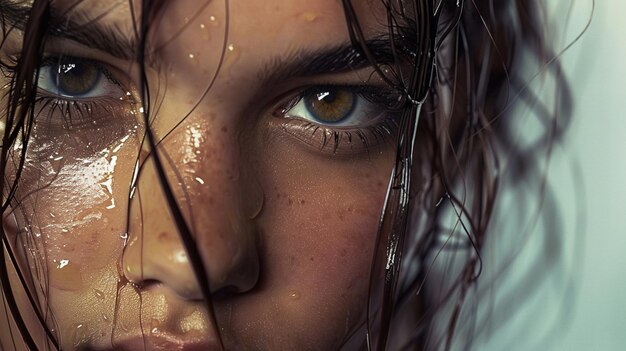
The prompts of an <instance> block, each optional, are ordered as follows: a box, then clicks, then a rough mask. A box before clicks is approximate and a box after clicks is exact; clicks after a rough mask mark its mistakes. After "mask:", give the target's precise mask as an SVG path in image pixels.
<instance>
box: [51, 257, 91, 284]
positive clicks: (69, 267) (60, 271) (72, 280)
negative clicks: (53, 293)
mask: <svg viewBox="0 0 626 351" xmlns="http://www.w3.org/2000/svg"><path fill="white" fill-rule="evenodd" d="M52 264H53V265H54V266H53V267H52V269H50V270H49V273H50V285H52V286H53V287H55V288H57V289H59V290H66V291H71V290H79V289H80V288H81V287H82V283H83V281H82V276H81V272H80V268H79V266H78V265H77V264H75V263H73V262H71V261H70V260H66V259H62V260H53V261H52Z"/></svg>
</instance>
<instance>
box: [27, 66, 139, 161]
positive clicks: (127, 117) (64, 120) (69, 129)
mask: <svg viewBox="0 0 626 351" xmlns="http://www.w3.org/2000/svg"><path fill="white" fill-rule="evenodd" d="M126 77H127V75H126V74H124V73H123V72H122V71H121V70H118V69H115V68H114V67H113V66H112V65H108V64H106V63H104V62H100V61H97V60H92V59H88V58H82V57H76V56H67V55H48V56H46V57H44V59H43V60H42V62H41V64H40V66H39V68H38V75H37V97H36V100H35V105H34V108H35V124H36V130H37V133H36V134H35V137H36V138H38V139H39V140H40V141H41V142H42V143H43V144H46V145H52V146H54V144H56V145H57V146H58V145H63V146H64V147H66V146H68V147H73V148H74V149H75V150H77V151H78V152H79V154H80V155H82V156H86V155H87V154H88V153H93V152H97V151H98V150H102V149H104V148H107V147H109V146H111V145H112V144H114V143H115V142H116V141H118V140H120V139H122V138H124V137H125V136H126V135H128V134H129V133H134V132H136V131H137V130H138V121H137V118H136V117H137V116H136V113H135V106H136V103H135V101H136V99H135V96H136V94H135V93H134V91H135V89H133V86H132V84H131V83H130V79H128V78H126Z"/></svg>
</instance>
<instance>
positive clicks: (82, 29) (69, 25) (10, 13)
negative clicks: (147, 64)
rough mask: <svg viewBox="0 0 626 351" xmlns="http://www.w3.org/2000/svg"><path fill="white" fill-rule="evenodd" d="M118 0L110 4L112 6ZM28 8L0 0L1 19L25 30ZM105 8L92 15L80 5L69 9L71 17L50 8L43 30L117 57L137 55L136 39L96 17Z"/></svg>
mask: <svg viewBox="0 0 626 351" xmlns="http://www.w3.org/2000/svg"><path fill="white" fill-rule="evenodd" d="M118 4H120V3H117V4H113V6H112V7H111V8H110V9H109V10H111V9H113V8H114V7H116V6H117V5H118ZM30 11H31V6H23V5H22V6H20V5H17V4H15V3H14V2H12V1H10V0H0V12H1V13H2V20H3V21H8V23H10V24H11V25H12V26H14V27H15V28H17V29H20V30H22V31H24V30H25V27H26V20H27V19H28V17H29V15H30ZM106 13H108V11H106V12H104V13H103V14H101V15H99V16H97V17H96V18H93V17H90V16H88V14H87V13H86V12H85V11H83V10H81V9H73V10H72V11H71V17H72V18H70V16H68V15H67V13H60V12H58V11H55V10H54V9H51V12H50V16H49V17H48V23H46V24H44V25H45V27H46V28H45V32H46V34H47V35H48V36H50V37H55V38H62V39H69V40H73V41H75V42H77V43H80V44H82V45H85V46H87V47H90V48H93V49H97V50H100V51H103V52H106V53H108V54H111V55H113V56H115V57H117V58H120V59H124V60H133V59H135V58H136V57H137V56H136V54H137V41H136V39H135V38H134V36H133V37H129V36H127V35H125V34H123V30H122V29H121V28H119V27H118V26H116V25H114V24H103V23H102V22H100V21H98V19H99V17H102V16H104V15H105V14H106ZM76 19H79V20H84V23H85V24H81V23H79V22H76Z"/></svg>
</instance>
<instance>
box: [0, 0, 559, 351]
mask: <svg viewBox="0 0 626 351" xmlns="http://www.w3.org/2000/svg"><path fill="white" fill-rule="evenodd" d="M380 1H382V2H383V4H384V6H385V8H386V9H387V23H386V26H387V28H388V36H387V37H386V38H384V39H383V40H385V41H386V42H387V43H388V45H389V47H390V48H391V50H392V52H393V57H392V58H391V59H390V58H385V60H382V59H381V57H380V56H379V55H377V53H376V51H375V48H372V47H370V45H369V44H368V42H367V40H366V38H365V36H364V34H363V30H362V28H361V26H360V23H359V17H358V14H357V13H356V12H355V9H354V7H353V6H352V1H351V0H342V4H343V8H344V11H345V16H346V22H347V24H348V31H349V34H350V40H351V43H352V46H353V48H354V50H355V53H356V54H357V55H360V56H362V57H365V59H366V60H367V61H369V62H370V63H371V64H372V66H373V67H374V69H375V72H376V74H378V75H379V76H380V77H381V78H382V79H384V80H385V81H386V82H387V83H389V85H391V86H392V87H394V89H395V90H397V91H398V92H400V93H401V95H402V100H401V102H400V103H401V104H402V112H401V116H400V118H399V128H398V132H397V133H398V135H397V139H396V140H397V144H396V159H395V164H394V168H393V172H392V175H391V177H390V180H389V184H388V188H387V189H388V190H387V195H386V198H385V203H384V207H383V211H382V213H381V217H380V223H379V228H378V235H377V238H376V249H375V255H374V257H373V259H372V266H371V275H370V284H369V301H368V310H367V322H366V325H365V330H366V340H363V341H362V343H360V345H361V347H362V348H366V349H371V350H385V349H396V348H397V349H403V350H404V349H415V348H433V349H437V348H444V349H449V348H451V345H453V340H454V339H455V337H456V336H458V335H460V334H459V333H458V332H457V329H458V327H457V326H458V325H459V323H461V322H462V323H468V321H467V320H463V321H461V320H460V319H461V318H465V319H472V318H473V317H474V316H473V315H472V314H471V313H470V314H462V313H461V309H462V307H463V306H464V302H465V299H466V296H467V294H468V292H469V291H470V290H471V289H472V288H473V287H475V286H476V284H477V280H478V277H479V276H480V273H481V268H482V260H481V254H482V250H483V244H484V243H485V240H486V239H487V235H488V233H489V232H490V224H491V223H492V221H493V213H494V209H495V207H496V206H497V204H498V201H497V200H498V196H499V195H500V193H501V189H500V187H501V185H502V184H505V185H506V186H515V185H518V184H520V183H521V182H522V181H523V180H527V179H538V177H539V176H540V172H541V170H540V167H539V166H538V163H539V161H540V159H541V156H540V155H542V151H545V150H546V149H549V148H550V147H551V145H552V144H553V143H554V142H556V141H557V140H558V139H559V137H560V136H561V135H562V133H563V132H564V130H565V129H566V126H567V121H568V117H569V114H570V105H571V104H570V101H569V93H568V90H567V85H566V84H565V82H564V80H563V77H562V76H561V72H560V69H559V66H558V62H555V61H553V60H552V59H553V57H554V53H553V52H552V51H551V48H550V46H549V45H548V43H547V42H546V39H545V32H544V30H545V27H546V23H545V19H543V18H542V12H541V4H539V3H538V1H533V0H498V1H496V0H415V1H406V0H380ZM5 2H6V1H0V16H1V17H2V18H1V19H0V20H2V30H3V38H6V36H7V33H8V32H9V31H11V30H15V28H16V27H17V28H20V29H23V30H24V39H23V46H22V49H21V54H20V55H19V57H18V58H16V59H15V61H14V62H2V63H1V64H2V67H3V69H2V71H3V73H4V74H6V75H7V77H8V78H9V79H10V83H9V85H8V87H7V88H8V89H7V90H6V96H5V101H6V106H5V107H4V113H3V120H4V123H5V126H6V127H5V132H4V135H3V136H2V147H1V148H0V177H1V178H2V179H3V181H2V182H0V193H2V194H3V203H2V212H3V213H4V214H6V213H9V212H10V211H13V210H14V209H15V208H16V207H18V206H19V203H16V197H15V194H16V191H17V189H18V186H19V184H20V180H21V179H22V177H23V175H22V170H23V169H24V162H25V159H26V150H27V149H28V144H29V140H30V138H31V132H32V129H33V123H34V121H35V120H36V118H37V113H36V111H37V109H36V108H35V103H36V100H37V84H36V82H37V77H38V74H39V72H38V67H40V64H41V60H42V54H43V44H44V42H45V39H46V32H47V29H48V28H47V27H48V26H49V15H50V11H52V9H51V7H50V2H49V1H48V0H35V1H34V2H33V3H32V6H28V8H29V10H28V11H29V12H28V16H26V17H25V19H24V22H23V23H9V22H8V21H7V20H6V18H4V17H5V15H6V12H4V11H6V10H4V9H3V6H2V4H3V3H5ZM78 2H79V1H77V2H76V3H78ZM225 3H226V8H227V9H228V0H226V1H225ZM129 4H130V6H131V9H132V11H134V12H135V13H136V12H139V11H140V14H141V15H140V17H139V20H138V23H136V28H135V29H136V35H137V39H138V41H137V45H139V50H138V51H137V52H138V56H137V57H136V60H137V63H138V65H139V66H140V67H141V68H142V69H141V79H142V81H141V83H142V84H140V88H141V95H142V101H143V102H144V103H143V107H144V110H145V113H144V117H145V120H144V124H145V125H146V126H148V125H149V123H148V122H149V118H150V116H151V109H150V106H149V104H148V103H147V102H148V101H150V91H149V89H148V84H147V77H146V68H145V65H146V55H147V54H148V53H147V52H146V41H147V33H148V32H149V30H150V28H151V25H152V23H153V21H154V20H155V18H158V16H159V15H160V12H161V10H162V8H163V7H164V6H166V5H165V2H164V1H160V0H143V1H142V2H141V3H140V6H141V9H137V8H133V2H131V1H129ZM2 44H3V43H2ZM0 45H1V44H0ZM225 50H226V48H225V47H224V48H222V51H223V53H224V52H225ZM522 59H523V60H522ZM390 62H391V63H392V64H390ZM527 66H532V67H534V68H535V69H536V70H537V71H538V72H540V74H541V75H544V76H548V75H549V76H551V77H552V78H553V79H554V80H555V81H556V89H555V91H557V94H556V97H555V99H554V101H553V106H551V107H553V108H549V106H545V105H542V103H541V102H540V99H538V98H537V97H536V96H534V95H533V92H532V90H531V89H529V88H528V79H526V78H525V75H524V67H527ZM520 102H521V103H526V104H528V105H529V106H531V107H532V111H533V113H534V114H536V116H537V118H539V119H540V120H541V121H542V122H543V124H542V125H543V128H544V129H543V136H541V137H539V138H537V140H538V141H536V142H533V143H526V144H522V143H518V142H516V141H515V140H516V138H515V135H516V134H515V130H514V128H513V127H512V126H513V122H514V117H515V113H514V112H515V109H514V106H516V105H517V104H518V103H520ZM557 115H558V117H559V118H558V120H557ZM145 133H146V135H145V143H147V144H148V145H149V149H150V150H152V152H151V157H153V160H154V164H155V167H156V170H157V175H158V177H159V179H160V181H161V185H162V188H163V190H164V193H165V196H166V199H167V202H168V205H169V209H170V210H171V213H172V216H173V218H174V220H175V222H176V226H177V228H178V231H179V234H180V237H181V239H182V241H183V244H184V247H185V249H186V250H187V253H188V256H189V259H190V261H191V263H192V266H193V269H194V273H195V275H196V277H197V278H198V281H199V283H200V287H201V289H202V292H203V296H204V298H205V300H206V301H207V303H208V304H212V298H211V294H210V293H209V292H210V287H209V285H208V284H209V282H208V281H207V279H206V278H204V277H206V276H207V275H206V272H205V266H204V265H203V264H202V260H201V258H200V257H201V256H200V252H199V251H198V248H197V247H196V246H195V244H194V240H193V236H192V230H191V228H190V227H189V226H188V224H187V223H186V221H185V218H184V216H183V214H182V211H181V209H180V208H179V206H178V204H177V203H176V200H175V196H174V192H173V189H172V187H171V185H170V184H169V183H168V180H167V178H166V175H165V170H164V165H163V162H164V161H163V160H162V156H161V155H160V153H159V152H158V148H157V147H156V146H157V144H158V143H159V141H158V140H157V139H156V137H155V135H154V133H153V131H152V130H151V129H150V128H146V130H145ZM14 145H20V146H21V148H14V147H13V146H14ZM16 150H17V151H16ZM15 152H18V153H19V154H14V153H15ZM502 157H506V158H507V162H506V165H504V162H501V161H502ZM15 162H17V164H16V163H15ZM10 167H13V168H14V169H15V172H14V174H10V173H9V172H8V171H7V169H8V168H10ZM503 178H506V181H503ZM541 195H542V194H540V193H538V194H532V195H531V198H533V199H536V200H537V201H539V200H538V199H539V197H540V196H541ZM451 211H452V214H453V217H454V218H455V228H454V229H449V228H448V227H447V226H446V225H444V224H443V223H444V222H445V221H446V219H447V218H448V217H447V216H449V214H450V212H451ZM2 231H3V232H2V244H1V245H2V248H1V249H0V252H1V253H0V255H2V256H1V257H0V262H2V263H4V262H5V257H4V255H5V250H6V252H7V253H8V256H9V257H8V259H9V260H10V261H11V262H12V263H13V265H14V266H15V267H16V270H17V272H18V276H19V279H20V281H21V282H20V283H21V284H22V285H23V286H24V288H25V291H26V292H27V297H28V299H29V300H30V303H31V304H32V305H33V307H34V310H35V311H36V313H37V316H38V318H39V320H40V322H41V324H42V326H43V328H44V330H45V332H46V333H47V336H48V338H49V342H50V345H51V346H52V347H53V348H57V349H58V348H59V344H58V340H57V339H56V336H55V333H54V332H53V331H52V328H51V327H50V326H49V325H48V323H47V321H49V319H47V317H46V315H47V314H46V312H47V307H46V306H43V307H42V306H41V305H40V304H39V302H38V300H37V298H36V296H34V295H33V292H32V291H29V289H28V288H27V286H28V284H27V281H28V280H29V279H32V278H29V277H28V275H27V274H24V272H20V270H19V269H17V267H18V265H17V259H16V256H15V253H14V252H13V250H12V249H11V245H10V243H9V239H8V237H7V235H6V234H5V233H4V230H2ZM459 233H460V234H459ZM455 240H456V241H458V242H456V243H452V242H451V241H455ZM444 249H446V250H451V251H452V252H453V253H455V254H458V257H460V261H462V262H460V263H459V262H458V261H459V259H457V262H455V266H456V267H457V268H458V270H457V272H456V273H455V274H454V275H451V276H447V277H446V281H447V282H446V283H445V284H443V283H440V282H438V281H435V280H432V279H428V276H429V273H430V272H431V269H432V267H433V262H434V261H436V259H437V257H438V256H439V253H440V252H441V251H442V250H444ZM8 276H9V273H8V267H7V266H6V265H4V264H0V285H2V289H3V292H4V297H5V299H6V302H7V305H8V306H9V308H10V310H11V314H12V317H13V320H14V322H15V324H16V326H17V327H18V330H19V332H20V334H21V336H22V338H23V339H24V342H25V344H26V345H27V346H28V347H29V348H30V349H33V350H35V349H37V346H36V343H35V341H34V340H33V337H32V336H31V333H30V332H29V330H28V329H27V327H26V325H25V323H24V321H23V320H22V316H21V314H20V312H19V310H18V309H17V304H16V302H15V297H14V295H13V292H12V289H11V286H10V282H9V278H8ZM431 284H432V285H431ZM425 291H430V294H431V295H433V294H435V295H437V298H436V300H437V301H436V303H432V304H430V303H429V304H425V303H423V301H422V300H423V299H424V298H425V296H429V295H428V294H427V293H426V292H425ZM446 306H447V310H446ZM209 311H213V308H209ZM407 314H408V315H409V319H410V320H413V321H414V322H415V323H413V324H403V323H404V322H403V321H405V320H406V317H407ZM441 316H444V317H441ZM212 318H215V316H212ZM437 318H438V319H437ZM436 319H437V320H438V322H437V323H438V324H439V326H437V325H435V324H436V323H435V322H433V321H435V320H436ZM437 330H443V332H438V331H437ZM357 333H358V331H354V335H349V336H347V337H346V344H347V339H350V338H351V337H356V338H357V339H358V338H362V335H360V334H359V335H357ZM390 335H393V338H391V337H390ZM392 340H393V342H392ZM470 342H471V338H468V340H466V341H461V343H465V344H469V343H470Z"/></svg>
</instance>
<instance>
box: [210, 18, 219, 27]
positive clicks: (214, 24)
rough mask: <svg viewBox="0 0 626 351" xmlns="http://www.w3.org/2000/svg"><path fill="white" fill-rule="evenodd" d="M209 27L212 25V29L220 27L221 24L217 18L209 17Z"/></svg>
mask: <svg viewBox="0 0 626 351" xmlns="http://www.w3.org/2000/svg"><path fill="white" fill-rule="evenodd" d="M209 25H211V26H212V27H219V25H220V22H219V21H218V20H217V17H215V16H209Z"/></svg>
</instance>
